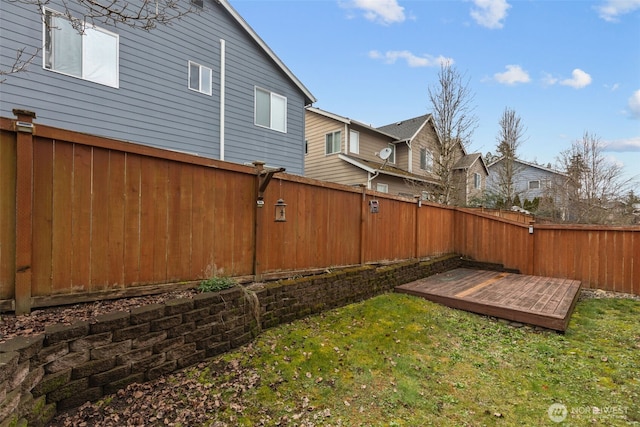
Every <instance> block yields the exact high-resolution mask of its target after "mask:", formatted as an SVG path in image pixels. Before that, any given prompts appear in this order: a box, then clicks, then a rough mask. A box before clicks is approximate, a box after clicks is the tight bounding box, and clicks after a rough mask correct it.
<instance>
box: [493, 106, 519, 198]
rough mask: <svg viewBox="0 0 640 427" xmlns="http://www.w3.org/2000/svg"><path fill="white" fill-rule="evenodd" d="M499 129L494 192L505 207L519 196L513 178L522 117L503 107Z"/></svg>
mask: <svg viewBox="0 0 640 427" xmlns="http://www.w3.org/2000/svg"><path fill="white" fill-rule="evenodd" d="M499 125H500V130H499V131H498V136H497V137H496V140H497V142H498V146H497V148H496V152H497V153H498V155H499V157H500V159H501V160H500V165H499V167H498V168H497V169H496V170H497V174H496V178H495V179H496V182H495V186H496V188H495V192H496V193H497V196H498V199H500V200H502V201H503V202H504V204H505V206H507V207H511V206H512V205H513V201H514V200H515V199H516V196H518V197H519V194H518V191H517V189H516V186H515V181H514V178H515V176H516V174H517V173H518V169H519V168H518V164H517V163H516V160H517V159H518V155H517V154H518V148H519V147H520V145H521V144H522V142H523V137H524V131H525V129H524V126H523V124H522V119H521V118H520V116H518V115H517V114H516V112H515V110H513V109H511V108H508V107H505V109H504V111H503V112H502V116H501V117H500V121H499Z"/></svg>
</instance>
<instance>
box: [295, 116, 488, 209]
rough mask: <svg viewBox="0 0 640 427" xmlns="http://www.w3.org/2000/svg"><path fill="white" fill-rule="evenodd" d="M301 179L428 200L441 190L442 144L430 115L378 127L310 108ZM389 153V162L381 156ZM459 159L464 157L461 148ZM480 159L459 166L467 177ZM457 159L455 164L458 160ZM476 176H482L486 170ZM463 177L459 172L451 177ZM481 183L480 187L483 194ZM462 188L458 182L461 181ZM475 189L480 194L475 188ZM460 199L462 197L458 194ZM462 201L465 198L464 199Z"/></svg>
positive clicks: (482, 181) (473, 159)
mask: <svg viewBox="0 0 640 427" xmlns="http://www.w3.org/2000/svg"><path fill="white" fill-rule="evenodd" d="M306 145H307V150H306V157H305V175H306V176H308V177H311V178H315V179H320V180H326V181H331V182H336V183H340V184H346V185H365V186H366V187H367V188H370V189H373V190H377V191H380V192H385V193H390V194H395V195H400V196H405V197H414V196H421V197H422V198H423V199H425V200H428V199H430V194H432V193H433V190H434V189H435V188H437V187H438V186H439V185H440V184H439V182H440V178H439V176H438V173H437V167H438V164H439V158H440V152H441V151H440V150H441V143H440V140H439V138H438V134H437V132H436V130H435V127H434V124H433V117H432V116H431V115H430V114H425V115H421V116H418V117H413V118H410V119H407V120H402V121H399V122H394V123H391V124H389V125H385V126H381V127H377V128H376V127H373V126H371V125H368V124H365V123H362V122H359V121H357V120H353V119H350V118H348V117H344V116H340V115H337V114H334V113H330V112H328V111H324V110H321V109H319V108H315V107H307V109H306ZM384 149H389V150H390V151H391V154H390V156H389V157H388V158H386V159H385V158H382V157H381V155H380V153H381V152H383V150H384ZM459 156H460V159H462V158H464V157H465V156H466V153H465V151H464V148H463V147H462V146H460V153H459ZM479 157H480V163H477V157H476V156H474V157H473V158H472V159H470V160H469V167H466V166H465V165H464V164H463V163H461V164H460V171H464V174H465V176H466V174H467V173H470V172H469V171H470V170H471V169H470V168H474V169H473V170H474V171H475V168H476V167H477V166H476V164H480V165H484V162H483V161H482V159H481V157H482V156H479ZM460 159H458V160H460ZM480 170H481V171H482V170H484V171H486V167H485V168H484V169H483V168H482V167H480ZM455 173H456V174H457V175H462V174H463V172H455ZM484 177H486V172H485V173H484V175H483V177H482V178H483V179H482V180H481V181H479V182H480V183H481V184H482V187H481V188H484ZM461 182H462V181H461ZM479 189H480V188H479ZM463 193H464V194H465V195H466V194H467V191H466V190H465V191H464V192H463ZM465 197H466V196H465Z"/></svg>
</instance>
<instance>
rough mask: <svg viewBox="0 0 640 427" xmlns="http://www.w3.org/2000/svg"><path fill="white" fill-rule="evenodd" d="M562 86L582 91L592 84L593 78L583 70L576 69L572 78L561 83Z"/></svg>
mask: <svg viewBox="0 0 640 427" xmlns="http://www.w3.org/2000/svg"><path fill="white" fill-rule="evenodd" d="M560 84H561V85H564V86H571V87H572V88H574V89H582V88H583V87H586V86H589V85H590V84H591V76H590V75H589V74H587V73H585V72H584V71H582V70H581V69H579V68H576V69H575V70H573V72H572V73H571V78H570V79H564V80H562V81H560Z"/></svg>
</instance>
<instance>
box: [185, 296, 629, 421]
mask: <svg viewBox="0 0 640 427" xmlns="http://www.w3.org/2000/svg"><path fill="white" fill-rule="evenodd" d="M188 375H192V376H193V377H197V378H198V379H199V381H201V382H205V383H207V384H208V387H211V388H210V389H209V390H211V393H212V395H213V397H212V398H215V399H218V400H219V402H220V410H219V411H217V412H215V413H211V414H210V420H211V425H214V423H215V422H216V421H217V422H219V425H223V424H229V425H247V426H253V425H298V426H302V425H305V426H311V425H323V426H328V425H333V426H338V425H341V426H426V425H438V426H441V425H442V426H447V425H451V426H464V425H470V426H482V425H488V426H493V425H496V426H511V425H524V426H534V425H535V426H543V425H602V426H612V425H620V426H622V425H625V426H626V425H640V405H639V404H638V402H639V401H640V301H633V300H624V299H592V300H586V301H581V302H579V303H578V305H577V307H576V310H575V312H574V314H573V317H572V319H571V323H570V325H569V328H568V330H567V331H566V333H565V334H564V335H563V334H559V333H556V332H551V331H542V332H540V331H535V330H533V329H532V328H529V327H523V328H515V327H512V326H509V325H506V324H504V323H501V322H499V321H496V320H493V319H489V318H486V317H482V316H478V315H474V314H470V313H466V312H462V311H457V310H452V309H448V308H445V307H442V306H439V305H437V304H433V303H431V302H428V301H425V300H422V299H419V298H415V297H411V296H406V295H400V294H386V295H383V296H379V297H376V298H373V299H371V300H368V301H366V302H363V303H359V304H354V305H351V306H348V307H344V308H341V309H338V310H333V311H331V312H327V313H325V314H323V315H320V316H314V317H310V318H308V319H305V320H301V321H298V322H295V323H293V324H290V325H285V326H282V327H278V328H274V329H270V330H268V331H265V332H264V333H263V334H262V335H261V336H260V337H259V338H258V339H257V340H256V341H255V342H254V343H253V344H252V345H250V346H247V347H244V348H242V349H239V350H236V351H234V352H232V353H229V354H226V355H224V356H222V357H220V358H217V359H215V360H214V361H212V362H211V363H210V364H209V365H208V368H206V369H205V370H204V371H201V370H197V369H191V370H190V371H189V372H188ZM554 403H561V404H563V405H564V407H562V406H557V407H556V411H555V412H553V413H552V415H554V416H557V417H560V418H562V416H563V415H565V412H564V411H563V409H565V408H566V418H565V421H564V422H563V423H561V424H558V423H555V422H553V421H552V420H551V418H550V416H549V414H548V410H549V407H550V405H552V404H554ZM278 423H280V424H278Z"/></svg>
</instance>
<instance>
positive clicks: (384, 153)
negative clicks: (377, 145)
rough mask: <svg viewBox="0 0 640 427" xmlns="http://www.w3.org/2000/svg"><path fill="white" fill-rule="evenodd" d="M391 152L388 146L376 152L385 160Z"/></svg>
mask: <svg viewBox="0 0 640 427" xmlns="http://www.w3.org/2000/svg"><path fill="white" fill-rule="evenodd" d="M391 153H393V150H392V149H391V148H389V147H387V148H383V149H382V150H381V151H380V154H378V156H379V157H380V158H381V159H382V160H387V159H388V158H389V156H390V155H391Z"/></svg>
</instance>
